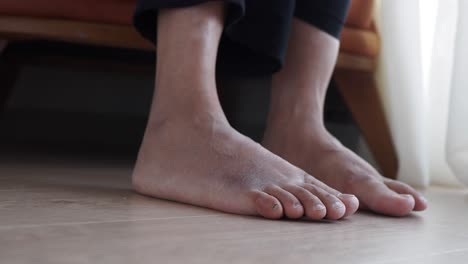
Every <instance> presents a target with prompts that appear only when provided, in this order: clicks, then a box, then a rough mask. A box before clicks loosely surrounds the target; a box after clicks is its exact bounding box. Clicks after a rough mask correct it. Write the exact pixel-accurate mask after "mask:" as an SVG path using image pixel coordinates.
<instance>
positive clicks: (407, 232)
mask: <svg viewBox="0 0 468 264" xmlns="http://www.w3.org/2000/svg"><path fill="white" fill-rule="evenodd" d="M130 173H131V164H130V163H129V162H109V161H108V162H103V161H94V162H89V161H88V162H86V161H80V162H77V161H75V162H70V161H58V160H55V159H46V158H42V159H41V160H38V159H29V160H22V161H18V160H15V161H12V160H9V161H2V162H1V164H0V263H4V264H17V263H35V264H40V263H48V264H50V263H61V264H63V263H80V264H83V263H102V264H104V263H126V264H128V263H468V262H467V261H468V225H467V223H468V222H467V221H468V196H467V192H466V191H463V190H448V189H442V188H433V189H431V190H429V191H428V196H429V200H430V202H431V204H430V205H431V208H430V210H429V211H427V212H425V213H418V214H414V215H411V216H410V217H407V218H386V217H381V216H377V215H373V214H368V213H359V214H357V215H355V216H353V217H351V218H349V219H347V220H343V221H338V222H310V221H306V220H304V221H269V220H264V219H261V218H255V217H242V216H235V215H228V214H223V213H219V212H215V211H211V210H207V209H202V208H197V207H191V206H186V205H181V204H177V203H172V202H168V201H161V200H156V199H151V198H148V197H143V196H140V195H138V194H135V193H133V192H132V191H131V190H130V187H129V176H130Z"/></svg>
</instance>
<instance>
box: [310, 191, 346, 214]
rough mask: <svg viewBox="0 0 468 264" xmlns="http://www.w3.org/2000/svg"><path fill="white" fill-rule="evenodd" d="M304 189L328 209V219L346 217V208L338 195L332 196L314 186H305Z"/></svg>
mask: <svg viewBox="0 0 468 264" xmlns="http://www.w3.org/2000/svg"><path fill="white" fill-rule="evenodd" d="M304 188H306V189H307V190H308V191H309V192H311V193H312V194H314V195H315V196H317V197H318V198H319V199H320V200H321V201H322V203H323V204H324V205H325V207H326V208H327V215H326V218H328V219H332V220H337V219H340V218H343V217H344V216H345V214H346V206H345V205H344V203H343V202H342V201H341V200H340V199H338V197H337V196H336V195H334V194H331V193H329V192H327V191H325V190H324V189H322V188H320V187H318V186H316V185H313V184H306V185H304Z"/></svg>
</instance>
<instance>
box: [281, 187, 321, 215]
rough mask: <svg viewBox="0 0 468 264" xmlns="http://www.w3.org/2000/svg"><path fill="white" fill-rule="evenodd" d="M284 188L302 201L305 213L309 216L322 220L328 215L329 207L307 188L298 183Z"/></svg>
mask: <svg viewBox="0 0 468 264" xmlns="http://www.w3.org/2000/svg"><path fill="white" fill-rule="evenodd" d="M284 189H286V190H287V191H288V192H290V193H292V194H293V195H294V196H296V197H297V198H298V199H299V200H300V201H301V203H302V206H303V208H304V211H305V215H306V216H307V217H308V218H310V219H313V220H320V219H323V218H324V217H325V216H326V215H327V209H326V207H325V205H324V204H323V203H322V201H320V199H319V198H318V197H317V196H315V195H314V194H312V193H311V192H309V191H308V190H307V189H305V188H302V187H300V186H297V185H290V186H285V187H284Z"/></svg>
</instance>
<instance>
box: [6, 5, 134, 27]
mask: <svg viewBox="0 0 468 264" xmlns="http://www.w3.org/2000/svg"><path fill="white" fill-rule="evenodd" d="M135 2H136V0H1V1H0V15H2V14H3V15H14V16H32V17H47V18H58V19H70V20H79V21H87V22H101V23H111V24H127V25H128V24H130V23H131V20H132V15H133V11H134V9H135Z"/></svg>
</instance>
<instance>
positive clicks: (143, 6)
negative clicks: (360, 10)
mask: <svg viewBox="0 0 468 264" xmlns="http://www.w3.org/2000/svg"><path fill="white" fill-rule="evenodd" d="M207 1H213V0H138V4H137V7H136V11H135V16H134V24H135V27H136V28H137V29H138V31H139V32H140V33H141V34H142V35H143V36H144V37H145V38H147V39H149V40H151V41H153V42H154V43H155V42H156V35H157V33H156V21H157V19H156V18H157V12H158V9H159V8H168V7H170V8H173V7H185V6H190V5H195V4H198V3H203V2H207ZM218 1H225V2H226V4H227V5H228V9H227V10H228V11H227V15H226V23H225V25H226V26H225V30H224V34H223V36H222V38H221V43H220V47H219V54H218V70H221V71H228V72H230V73H240V74H250V75H252V74H255V75H259V74H260V75H261V74H272V73H274V72H276V71H278V70H279V69H280V68H281V66H282V65H283V62H284V57H285V53H286V48H287V44H288V36H289V32H290V27H291V21H292V18H293V17H294V16H296V17H298V18H299V19H302V20H304V21H306V22H307V23H310V24H312V25H314V26H315V27H317V28H319V29H321V30H323V31H325V32H327V33H328V34H330V35H332V36H334V37H336V38H339V35H340V32H341V29H342V27H343V24H344V21H345V18H346V14H347V12H348V7H349V1H350V0H218Z"/></svg>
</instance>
